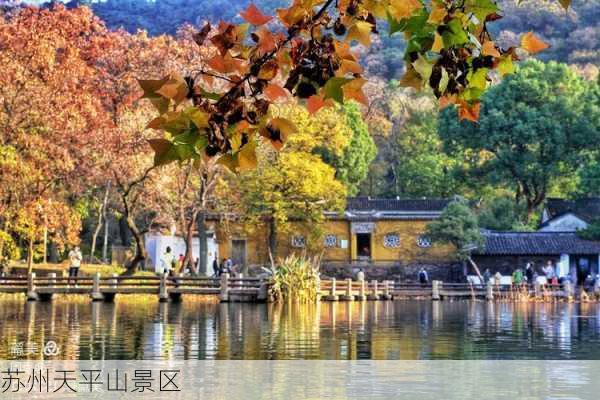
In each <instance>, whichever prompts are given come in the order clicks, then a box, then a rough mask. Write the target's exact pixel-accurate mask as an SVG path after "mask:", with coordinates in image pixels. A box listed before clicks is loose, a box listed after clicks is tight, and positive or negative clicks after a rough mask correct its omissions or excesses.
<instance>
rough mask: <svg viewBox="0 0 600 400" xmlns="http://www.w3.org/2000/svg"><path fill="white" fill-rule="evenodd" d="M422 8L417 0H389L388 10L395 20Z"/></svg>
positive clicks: (409, 15)
mask: <svg viewBox="0 0 600 400" xmlns="http://www.w3.org/2000/svg"><path fill="white" fill-rule="evenodd" d="M422 8H423V3H421V2H420V1H419V0H390V8H389V12H390V14H391V16H392V17H394V19H395V20H396V21H400V20H402V19H405V18H409V17H411V16H413V15H414V14H415V13H416V12H417V11H418V10H421V9H422Z"/></svg>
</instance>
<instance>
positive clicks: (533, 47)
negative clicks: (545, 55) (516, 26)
mask: <svg viewBox="0 0 600 400" xmlns="http://www.w3.org/2000/svg"><path fill="white" fill-rule="evenodd" d="M521 47H522V48H523V49H524V50H527V51H528V52H529V53H531V54H535V53H539V52H540V51H542V50H545V49H547V48H548V47H550V45H548V43H545V42H543V41H542V40H540V39H539V38H538V37H537V36H535V35H534V34H533V32H527V33H526V34H525V35H524V36H523V37H522V38H521Z"/></svg>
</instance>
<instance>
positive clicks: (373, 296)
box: [367, 279, 379, 300]
mask: <svg viewBox="0 0 600 400" xmlns="http://www.w3.org/2000/svg"><path fill="white" fill-rule="evenodd" d="M367 300H379V291H378V290H377V280H375V279H373V280H372V281H371V293H369V294H368V295H367Z"/></svg>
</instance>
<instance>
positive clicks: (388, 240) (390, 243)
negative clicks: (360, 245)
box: [383, 233, 400, 248]
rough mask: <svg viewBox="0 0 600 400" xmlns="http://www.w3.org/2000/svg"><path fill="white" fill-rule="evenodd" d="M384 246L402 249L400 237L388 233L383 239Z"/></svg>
mask: <svg viewBox="0 0 600 400" xmlns="http://www.w3.org/2000/svg"><path fill="white" fill-rule="evenodd" d="M383 246H384V247H390V248H398V247H400V235H398V234H397V233H388V234H387V235H385V236H384V237H383Z"/></svg>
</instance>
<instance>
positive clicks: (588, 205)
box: [546, 197, 600, 222]
mask: <svg viewBox="0 0 600 400" xmlns="http://www.w3.org/2000/svg"><path fill="white" fill-rule="evenodd" d="M546 211H547V212H548V216H549V217H550V218H551V219H552V218H555V217H557V216H560V215H563V214H566V213H568V212H572V213H573V214H575V215H577V216H578V217H579V218H581V219H583V220H585V221H587V222H591V221H593V220H594V219H596V218H600V197H589V198H584V199H578V200H564V199H548V201H546Z"/></svg>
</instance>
